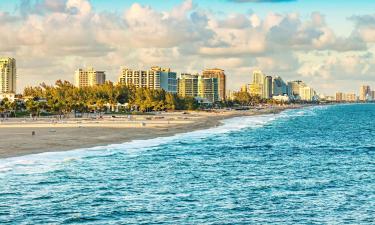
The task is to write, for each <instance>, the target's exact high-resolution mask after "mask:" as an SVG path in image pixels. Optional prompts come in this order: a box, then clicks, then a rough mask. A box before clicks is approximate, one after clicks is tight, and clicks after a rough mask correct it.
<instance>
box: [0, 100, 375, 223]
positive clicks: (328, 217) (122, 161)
mask: <svg viewBox="0 0 375 225" xmlns="http://www.w3.org/2000/svg"><path fill="white" fill-rule="evenodd" d="M1 141H4V140H1ZM374 223H375V104H353V105H332V106H314V107H307V108H303V109H294V110H286V111H284V112H282V113H280V114H275V115H274V114H272V115H260V116H253V117H239V118H232V119H227V120H224V121H223V125H221V126H218V127H215V128H211V129H207V130H200V131H194V132H190V133H185V134H178V135H175V136H173V137H161V138H156V139H152V140H145V141H132V142H128V143H124V144H117V145H110V146H105V147H96V148H91V149H77V150H73V151H67V152H58V153H42V154H37V155H28V156H22V157H16V158H8V159H0V224H17V225H18V224H374Z"/></svg>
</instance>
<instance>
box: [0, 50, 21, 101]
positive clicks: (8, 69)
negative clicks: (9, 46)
mask: <svg viewBox="0 0 375 225" xmlns="http://www.w3.org/2000/svg"><path fill="white" fill-rule="evenodd" d="M16 82H17V71H16V60H15V59H14V58H6V57H4V58H0V94H4V93H14V94H15V93H16V92H17V88H16Z"/></svg>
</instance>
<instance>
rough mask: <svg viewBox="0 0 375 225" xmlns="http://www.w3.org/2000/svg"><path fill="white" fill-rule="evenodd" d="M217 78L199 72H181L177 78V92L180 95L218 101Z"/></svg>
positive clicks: (211, 101)
mask: <svg viewBox="0 0 375 225" xmlns="http://www.w3.org/2000/svg"><path fill="white" fill-rule="evenodd" d="M218 80H219V79H218V78H207V77H203V76H201V75H199V74H194V75H192V74H189V73H182V74H181V76H180V78H179V79H178V94H179V95H180V96H181V97H194V98H201V99H205V100H207V101H209V102H210V103H214V102H217V101H219V81H218Z"/></svg>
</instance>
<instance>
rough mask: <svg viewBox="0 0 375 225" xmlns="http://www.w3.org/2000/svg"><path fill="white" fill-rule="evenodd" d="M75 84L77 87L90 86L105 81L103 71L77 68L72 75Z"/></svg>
mask: <svg viewBox="0 0 375 225" xmlns="http://www.w3.org/2000/svg"><path fill="white" fill-rule="evenodd" d="M74 80H75V85H76V86H77V87H80V88H82V87H92V86H95V85H101V84H104V83H105V72H104V71H97V70H94V68H92V67H90V68H86V69H78V70H76V72H75V75H74Z"/></svg>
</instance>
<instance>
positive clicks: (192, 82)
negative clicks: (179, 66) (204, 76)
mask: <svg viewBox="0 0 375 225" xmlns="http://www.w3.org/2000/svg"><path fill="white" fill-rule="evenodd" d="M198 77H199V75H198V74H194V75H193V74H189V73H182V74H181V76H180V78H179V79H178V82H177V83H178V94H179V95H180V96H181V97H197V96H198Z"/></svg>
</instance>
